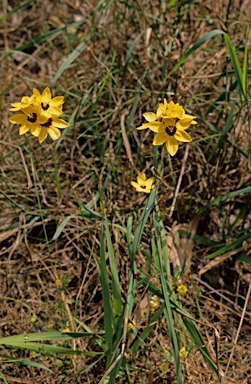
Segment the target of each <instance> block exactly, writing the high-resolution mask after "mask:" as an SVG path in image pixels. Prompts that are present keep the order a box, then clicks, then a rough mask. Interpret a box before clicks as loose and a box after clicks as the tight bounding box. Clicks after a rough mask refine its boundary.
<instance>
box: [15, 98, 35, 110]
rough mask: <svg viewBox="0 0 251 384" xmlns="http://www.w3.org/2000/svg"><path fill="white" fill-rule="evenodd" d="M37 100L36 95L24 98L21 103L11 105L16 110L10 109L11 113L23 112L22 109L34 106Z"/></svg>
mask: <svg viewBox="0 0 251 384" xmlns="http://www.w3.org/2000/svg"><path fill="white" fill-rule="evenodd" d="M35 98H36V96H35V95H32V96H31V97H28V96H24V97H22V100H21V101H20V102H19V103H11V105H12V107H14V108H10V111H14V112H16V111H20V110H22V108H25V107H29V106H30V105H31V104H33V102H34V100H35Z"/></svg>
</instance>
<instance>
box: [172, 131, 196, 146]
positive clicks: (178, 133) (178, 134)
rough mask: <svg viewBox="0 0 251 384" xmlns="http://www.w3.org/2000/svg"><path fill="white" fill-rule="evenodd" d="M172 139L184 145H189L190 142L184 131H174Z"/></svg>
mask: <svg viewBox="0 0 251 384" xmlns="http://www.w3.org/2000/svg"><path fill="white" fill-rule="evenodd" d="M174 137H175V139H177V140H179V141H183V142H184V143H190V141H192V139H191V137H190V136H189V134H188V133H187V132H186V131H176V132H175V135H174Z"/></svg>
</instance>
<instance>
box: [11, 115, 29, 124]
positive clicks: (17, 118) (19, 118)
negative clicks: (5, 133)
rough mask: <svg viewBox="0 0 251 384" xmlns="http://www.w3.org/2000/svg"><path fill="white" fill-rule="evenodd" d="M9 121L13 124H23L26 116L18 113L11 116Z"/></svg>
mask: <svg viewBox="0 0 251 384" xmlns="http://www.w3.org/2000/svg"><path fill="white" fill-rule="evenodd" d="M9 121H10V122H11V123H14V124H24V122H25V121H27V116H26V115H24V114H23V113H18V114H17V115H13V116H11V117H10V118H9Z"/></svg>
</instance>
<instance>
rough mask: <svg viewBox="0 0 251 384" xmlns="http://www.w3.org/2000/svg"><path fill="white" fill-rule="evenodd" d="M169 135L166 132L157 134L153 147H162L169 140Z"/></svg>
mask: <svg viewBox="0 0 251 384" xmlns="http://www.w3.org/2000/svg"><path fill="white" fill-rule="evenodd" d="M168 137H169V136H168V135H167V133H166V132H161V133H157V135H156V136H155V138H154V140H153V145H161V144H164V143H165V142H166V141H167V140H168Z"/></svg>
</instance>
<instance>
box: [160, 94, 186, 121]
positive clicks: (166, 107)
mask: <svg viewBox="0 0 251 384" xmlns="http://www.w3.org/2000/svg"><path fill="white" fill-rule="evenodd" d="M157 114H158V115H159V116H162V115H163V116H168V117H171V118H172V119H177V118H178V119H181V118H182V116H183V115H184V114H185V111H184V109H183V108H182V106H181V105H179V103H177V104H175V103H174V102H173V101H170V103H167V101H166V99H164V104H160V105H159V109H158V112H157Z"/></svg>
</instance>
